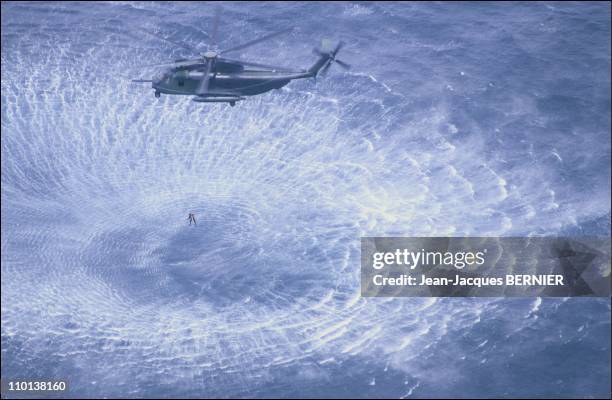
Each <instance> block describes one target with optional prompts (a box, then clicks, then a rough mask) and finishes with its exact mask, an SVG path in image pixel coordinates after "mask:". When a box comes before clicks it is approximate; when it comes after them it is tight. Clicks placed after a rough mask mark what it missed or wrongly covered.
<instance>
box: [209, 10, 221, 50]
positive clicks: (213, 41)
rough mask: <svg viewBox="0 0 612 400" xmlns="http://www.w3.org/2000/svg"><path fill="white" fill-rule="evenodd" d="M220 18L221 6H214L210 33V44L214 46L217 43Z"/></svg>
mask: <svg viewBox="0 0 612 400" xmlns="http://www.w3.org/2000/svg"><path fill="white" fill-rule="evenodd" d="M220 20H221V8H220V7H218V6H217V7H216V8H215V16H214V19H213V26H212V31H211V33H210V46H211V47H214V46H216V45H217V35H218V33H219V21H220Z"/></svg>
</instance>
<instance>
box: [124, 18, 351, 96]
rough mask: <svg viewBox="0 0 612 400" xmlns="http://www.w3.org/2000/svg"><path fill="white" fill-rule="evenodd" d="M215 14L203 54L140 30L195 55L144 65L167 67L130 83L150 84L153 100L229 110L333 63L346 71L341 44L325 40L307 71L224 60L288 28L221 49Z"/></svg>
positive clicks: (287, 30)
mask: <svg viewBox="0 0 612 400" xmlns="http://www.w3.org/2000/svg"><path fill="white" fill-rule="evenodd" d="M219 15H220V14H219V10H218V9H217V11H216V14H215V18H214V22H213V28H212V31H211V34H210V35H209V36H210V44H209V45H208V48H207V49H206V51H204V52H201V51H200V50H198V49H197V48H195V47H192V46H190V45H187V44H184V43H180V42H175V41H171V40H168V39H166V38H164V37H162V36H159V35H157V34H155V33H153V32H150V31H146V30H143V31H144V32H145V33H147V34H149V35H152V36H155V37H156V38H158V39H161V40H164V41H167V42H170V43H172V44H174V45H178V46H180V47H182V48H184V49H188V50H190V51H191V52H193V53H195V54H199V56H197V57H195V58H192V59H179V60H175V61H173V62H170V63H163V64H149V65H146V66H144V67H167V69H166V70H165V71H164V72H163V73H161V74H160V75H158V76H156V77H155V78H153V79H133V80H132V82H137V83H151V87H152V88H153V89H154V90H155V97H157V98H159V97H160V96H161V94H169V95H186V96H192V100H193V101H195V102H198V103H229V105H230V106H232V107H233V106H235V105H236V102H238V101H242V100H245V99H246V97H247V96H254V95H258V94H262V93H265V92H268V91H270V90H272V89H280V88H282V87H283V86H285V85H287V84H288V83H289V82H291V81H292V80H294V79H305V78H315V79H316V77H317V75H319V74H322V75H325V74H326V72H327V70H328V69H329V67H330V66H331V64H334V63H335V64H337V65H339V66H340V67H342V68H344V69H349V68H350V65H349V64H347V63H345V62H343V61H341V60H338V59H336V56H337V54H338V52H339V51H340V50H341V49H342V47H343V45H344V44H343V42H339V43H338V44H337V45H336V46H335V47H334V48H331V46H330V42H329V41H323V46H322V48H321V49H316V48H315V49H314V50H313V52H314V53H315V54H316V55H318V56H319V58H318V59H317V60H316V62H315V63H314V64H313V65H312V66H311V67H310V68H308V69H302V70H292V69H288V68H284V67H278V66H273V65H266V64H260V63H254V62H248V61H242V60H235V59H229V58H226V57H225V55H226V54H227V53H230V52H236V51H238V50H243V49H246V48H248V47H251V46H253V45H256V44H258V43H261V42H264V41H267V40H270V39H272V38H274V37H276V36H279V35H281V34H284V33H288V32H289V31H291V29H284V30H281V31H277V32H274V33H270V34H268V35H265V36H263V37H260V38H257V39H253V40H250V41H248V42H246V43H243V44H240V45H237V46H233V47H230V48H227V49H223V50H222V49H219V48H218V46H217V32H218V28H219Z"/></svg>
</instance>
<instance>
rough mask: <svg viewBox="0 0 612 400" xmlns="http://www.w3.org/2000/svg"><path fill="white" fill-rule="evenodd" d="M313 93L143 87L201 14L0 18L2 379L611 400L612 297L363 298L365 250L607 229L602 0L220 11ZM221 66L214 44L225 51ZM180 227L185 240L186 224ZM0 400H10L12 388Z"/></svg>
mask: <svg viewBox="0 0 612 400" xmlns="http://www.w3.org/2000/svg"><path fill="white" fill-rule="evenodd" d="M219 7H220V8H221V24H220V27H219V35H220V42H219V46H220V48H224V47H230V46H233V45H237V44H239V43H242V42H245V41H248V40H251V39H252V38H254V37H256V36H259V35H265V34H267V33H269V32H273V31H274V30H279V29H283V28H287V27H293V28H294V30H293V31H292V32H291V33H290V34H287V35H284V36H279V37H277V38H274V39H272V40H270V41H268V42H265V43H261V44H259V45H257V46H253V47H251V48H249V49H246V50H245V51H243V52H242V53H239V54H231V55H232V56H233V57H234V58H239V59H243V60H250V61H255V62H262V63H267V64H275V65H276V64H278V65H281V66H287V67H292V68H297V69H300V68H307V67H309V66H310V65H312V64H313V63H314V61H315V60H316V56H315V55H313V54H312V49H313V48H314V47H317V46H319V45H320V42H321V40H322V39H329V40H331V41H333V42H336V41H339V40H343V41H344V42H345V43H346V45H345V47H344V48H343V49H342V50H341V52H340V54H339V55H338V58H339V59H342V60H343V61H345V62H348V63H350V64H351V65H352V69H351V70H350V71H345V70H343V69H340V68H338V67H337V66H332V68H331V69H330V70H329V73H328V74H327V76H324V77H318V78H317V80H316V82H315V81H314V80H312V79H308V80H302V81H294V82H292V83H291V84H289V85H288V86H286V87H285V88H283V89H281V90H277V91H273V92H270V93H267V94H264V95H261V96H256V97H251V98H248V99H247V100H245V101H243V102H240V103H238V104H237V105H236V107H229V106H228V105H225V104H198V103H195V102H192V101H191V100H190V98H189V97H179V96H165V95H162V97H161V98H160V99H156V98H155V97H154V96H153V90H152V89H151V87H150V85H147V84H135V83H131V82H130V80H131V79H134V78H141V79H149V78H151V77H152V76H154V75H156V74H158V73H159V70H158V69H157V70H156V69H155V68H151V67H142V65H143V64H152V63H159V62H165V61H171V60H173V59H177V58H182V57H193V56H194V54H190V53H189V51H187V50H185V49H184V48H182V47H180V46H177V45H173V44H171V43H169V42H168V41H163V40H160V39H158V38H156V37H153V36H151V35H148V34H147V33H145V32H144V31H143V29H144V30H147V31H152V32H155V33H156V34H158V35H160V36H163V37H165V38H167V39H169V40H170V41H174V42H177V43H185V44H187V45H189V46H195V47H198V48H201V49H202V51H204V50H205V49H206V47H207V46H206V43H207V41H208V40H209V39H210V31H211V25H212V21H213V16H214V9H215V6H214V5H212V4H207V3H192V2H186V3H157V2H155V3H154V2H143V3H131V2H98V3H84V2H83V3H53V2H44V3H42V2H41V3H16V2H2V6H1V11H2V52H1V67H2V73H1V75H2V86H1V87H2V96H1V98H2V140H1V147H2V153H1V156H2V158H1V160H2V161H1V167H2V190H1V211H2V222H1V228H2V232H1V233H2V240H1V243H2V247H1V254H2V255H1V261H2V288H1V289H2V290H1V300H2V301H1V304H2V306H1V316H2V328H1V332H2V379H3V380H8V379H25V378H29V379H51V378H53V379H67V380H68V381H69V392H68V393H67V394H63V395H60V394H46V395H45V396H47V397H59V396H68V397H102V396H106V397H119V396H121V397H130V398H137V397H162V398H164V397H177V396H178V397H236V396H238V397H249V398H254V397H317V396H322V397H353V398H381V397H391V398H398V397H404V398H410V397H414V398H419V397H421V398H422V397H449V396H450V397H465V398H470V397H490V396H493V397H502V396H510V397H608V396H609V395H610V299H609V298H607V299H606V298H603V299H597V298H593V299H586V298H525V299H503V298H486V299H482V298H481V299H475V298H466V299H456V298H455V299H442V298H412V299H409V298H403V299H402V298H361V296H360V286H359V252H360V251H359V245H360V240H359V239H360V237H361V236H386V235H394V236H478V235H479V236H525V235H538V236H544V235H547V236H555V235H573V236H583V235H602V236H610V192H611V187H610V161H611V156H610V154H611V153H610V128H611V124H610V107H611V101H610V11H611V10H610V3H609V2H599V3H565V2H562V3H561V2H560V3H540V2H537V3H536V2H533V3H531V2H530V3H514V2H500V3H483V2H475V3H420V2H419V3H343V2H340V3H303V2H300V3H276V2H274V3H260V2H257V3H219ZM228 56H229V55H228ZM189 212H193V213H195V216H196V219H197V226H189V225H188V221H187V215H188V213H189ZM8 397H23V396H21V395H19V394H14V393H13V394H9V395H8Z"/></svg>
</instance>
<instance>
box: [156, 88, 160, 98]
mask: <svg viewBox="0 0 612 400" xmlns="http://www.w3.org/2000/svg"><path fill="white" fill-rule="evenodd" d="M159 96H161V93H160V92H159V90H156V91H155V97H157V98H158V99H159Z"/></svg>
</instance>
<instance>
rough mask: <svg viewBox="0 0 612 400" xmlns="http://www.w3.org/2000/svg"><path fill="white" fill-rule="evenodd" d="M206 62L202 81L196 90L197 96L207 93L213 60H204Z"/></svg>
mask: <svg viewBox="0 0 612 400" xmlns="http://www.w3.org/2000/svg"><path fill="white" fill-rule="evenodd" d="M206 62H207V63H206V71H204V76H203V77H202V80H201V81H200V84H199V85H198V88H197V90H196V94H197V95H198V96H201V95H203V94H206V92H208V85H209V83H210V71H211V70H212V65H213V60H206Z"/></svg>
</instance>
